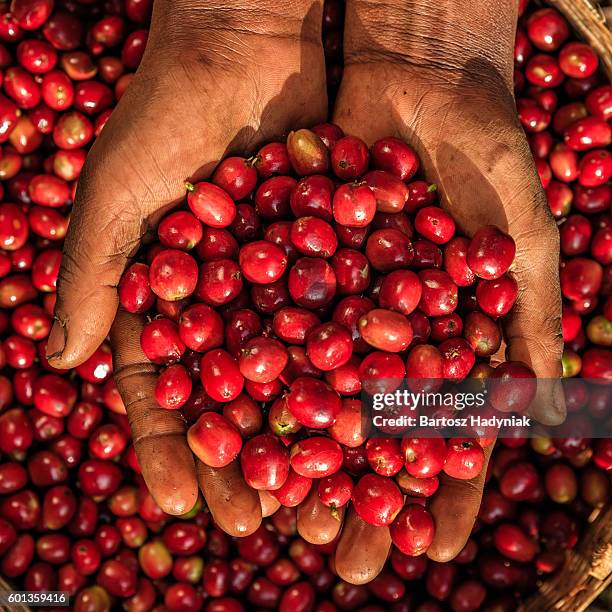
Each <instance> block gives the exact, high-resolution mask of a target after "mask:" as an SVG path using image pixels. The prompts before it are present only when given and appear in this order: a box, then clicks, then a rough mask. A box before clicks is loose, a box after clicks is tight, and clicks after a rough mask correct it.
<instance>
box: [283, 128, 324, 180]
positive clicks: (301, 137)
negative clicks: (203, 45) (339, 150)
mask: <svg viewBox="0 0 612 612" xmlns="http://www.w3.org/2000/svg"><path fill="white" fill-rule="evenodd" d="M287 154H288V156H289V161H290V162H291V165H292V166H293V169H294V170H295V171H296V173H297V174H299V175H300V176H306V175H309V174H325V172H327V170H328V168H329V151H328V149H327V147H326V146H325V144H324V143H323V141H322V140H321V139H320V138H319V137H318V136H317V135H316V134H315V133H314V132H311V131H310V130H305V129H302V130H297V131H295V132H291V133H290V134H289V136H288V137H287Z"/></svg>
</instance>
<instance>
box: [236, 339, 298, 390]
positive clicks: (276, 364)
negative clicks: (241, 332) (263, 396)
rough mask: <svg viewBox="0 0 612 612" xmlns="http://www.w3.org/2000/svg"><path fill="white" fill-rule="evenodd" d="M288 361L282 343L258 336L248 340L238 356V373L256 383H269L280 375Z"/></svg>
mask: <svg viewBox="0 0 612 612" xmlns="http://www.w3.org/2000/svg"><path fill="white" fill-rule="evenodd" d="M287 361H288V354H287V350H286V349H285V347H284V345H283V344H281V343H280V342H279V341H278V340H274V339H273V338H265V337H263V336H258V337H255V338H252V339H251V340H249V341H248V342H247V343H246V344H245V345H244V347H243V348H242V350H241V351H240V356H239V358H238V367H239V368H240V373H241V374H242V375H243V376H244V377H245V378H246V379H247V380H251V381H253V382H258V383H269V382H272V381H273V380H275V379H276V378H278V377H279V376H280V374H281V373H282V371H283V370H284V369H285V366H286V365H287Z"/></svg>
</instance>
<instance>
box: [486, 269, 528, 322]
mask: <svg viewBox="0 0 612 612" xmlns="http://www.w3.org/2000/svg"><path fill="white" fill-rule="evenodd" d="M517 296H518V285H517V283H516V281H515V280H514V278H512V277H511V276H509V275H507V274H506V275H504V276H501V277H500V278H498V279H496V280H491V281H488V280H484V279H483V280H480V281H479V282H478V285H477V286H476V299H477V300H478V305H479V306H480V308H481V310H482V311H483V312H484V313H485V314H488V315H489V316H490V317H492V318H494V319H497V318H498V317H503V316H504V315H506V314H508V313H509V312H510V309H511V308H512V306H514V302H516V298H517Z"/></svg>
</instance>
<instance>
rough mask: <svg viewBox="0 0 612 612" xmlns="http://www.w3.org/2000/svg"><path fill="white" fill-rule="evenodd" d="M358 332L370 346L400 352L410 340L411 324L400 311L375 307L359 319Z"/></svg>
mask: <svg viewBox="0 0 612 612" xmlns="http://www.w3.org/2000/svg"><path fill="white" fill-rule="evenodd" d="M359 332H360V334H361V336H362V338H363V339H364V340H365V341H366V342H367V343H368V344H369V345H370V346H372V347H374V348H375V349H378V350H381V351H387V352H390V353H400V352H402V351H404V350H406V349H407V348H408V346H409V345H410V342H411V341H412V326H411V325H410V321H408V319H407V318H406V317H405V316H404V315H403V314H401V313H399V312H393V311H392V310H385V309H383V308H375V309H374V310H370V311H369V312H368V313H367V314H365V315H364V316H363V317H361V319H359Z"/></svg>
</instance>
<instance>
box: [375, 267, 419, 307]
mask: <svg viewBox="0 0 612 612" xmlns="http://www.w3.org/2000/svg"><path fill="white" fill-rule="evenodd" d="M422 292H423V287H422V284H421V280H420V279H419V277H418V276H417V275H416V274H415V273H414V272H412V271H410V270H394V271H393V272H390V273H389V274H387V276H386V277H385V278H384V280H383V282H382V285H381V286H380V292H379V294H378V301H379V304H380V306H381V307H382V308H389V309H391V310H395V311H397V312H401V313H402V314H404V315H409V314H410V313H411V312H413V311H414V310H415V308H416V307H417V306H418V304H419V301H420V300H421V294H422Z"/></svg>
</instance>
